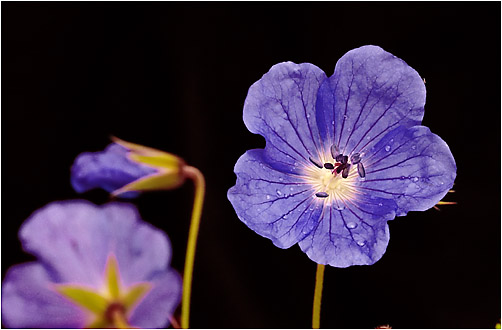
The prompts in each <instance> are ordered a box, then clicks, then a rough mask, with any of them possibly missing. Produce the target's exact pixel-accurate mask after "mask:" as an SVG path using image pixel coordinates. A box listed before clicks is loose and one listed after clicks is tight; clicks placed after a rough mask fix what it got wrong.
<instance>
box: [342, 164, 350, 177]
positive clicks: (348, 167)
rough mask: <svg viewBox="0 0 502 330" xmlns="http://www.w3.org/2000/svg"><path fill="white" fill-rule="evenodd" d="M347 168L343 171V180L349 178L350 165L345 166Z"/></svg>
mask: <svg viewBox="0 0 502 330" xmlns="http://www.w3.org/2000/svg"><path fill="white" fill-rule="evenodd" d="M344 165H345V168H344V169H343V171H342V178H344V179H346V178H347V177H348V176H349V170H350V164H344Z"/></svg>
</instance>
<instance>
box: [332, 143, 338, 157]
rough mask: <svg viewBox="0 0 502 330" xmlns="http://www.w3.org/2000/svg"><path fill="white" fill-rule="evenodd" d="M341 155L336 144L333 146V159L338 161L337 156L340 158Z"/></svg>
mask: <svg viewBox="0 0 502 330" xmlns="http://www.w3.org/2000/svg"><path fill="white" fill-rule="evenodd" d="M339 154H340V150H339V149H338V147H337V146H335V145H334V144H333V145H332V146H331V157H333V159H336V156H338V155H339Z"/></svg>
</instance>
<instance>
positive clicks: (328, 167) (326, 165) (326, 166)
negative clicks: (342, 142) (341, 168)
mask: <svg viewBox="0 0 502 330" xmlns="http://www.w3.org/2000/svg"><path fill="white" fill-rule="evenodd" d="M324 168H326V169H328V170H332V169H334V168H335V165H333V164H331V163H324Z"/></svg>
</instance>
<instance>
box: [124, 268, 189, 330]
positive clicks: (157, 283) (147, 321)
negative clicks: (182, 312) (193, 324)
mask: <svg viewBox="0 0 502 330" xmlns="http://www.w3.org/2000/svg"><path fill="white" fill-rule="evenodd" d="M180 301H181V277H180V276H179V275H178V274H177V273H176V272H174V271H168V272H163V273H159V274H157V275H156V276H155V277H154V278H153V287H152V289H151V290H150V291H149V292H148V294H147V295H146V296H145V298H144V299H143V300H142V301H141V302H140V303H139V305H138V306H137V307H136V308H135V309H134V310H133V312H132V314H131V317H130V318H129V321H130V323H131V325H133V326H136V327H140V328H147V329H148V328H164V327H167V326H168V323H169V315H173V314H174V311H175V309H176V307H177V306H178V304H179V302H180Z"/></svg>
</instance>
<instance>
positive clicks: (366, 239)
mask: <svg viewBox="0 0 502 330" xmlns="http://www.w3.org/2000/svg"><path fill="white" fill-rule="evenodd" d="M396 208H397V206H396V203H395V202H394V201H393V200H390V199H384V198H373V197H370V196H364V195H363V196H359V198H358V199H357V200H355V201H348V202H346V204H345V205H343V206H340V207H335V206H331V207H326V209H325V210H324V212H323V214H322V216H321V218H320V219H319V221H318V225H317V227H316V228H315V229H314V230H313V231H312V233H311V234H310V235H308V236H307V237H306V238H305V239H303V240H302V241H300V243H299V245H300V248H301V249H302V251H303V252H305V253H306V254H307V255H308V257H309V258H310V259H312V260H313V261H315V262H316V263H319V264H329V265H331V266H335V267H349V266H353V265H372V264H374V263H375V262H377V261H378V260H379V259H380V258H381V257H382V255H383V254H384V253H385V250H386V249H387V244H388V242H389V228H388V226H387V221H388V220H392V219H394V217H395V215H396V213H395V210H396Z"/></svg>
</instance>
